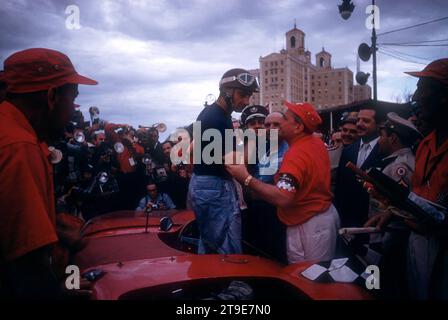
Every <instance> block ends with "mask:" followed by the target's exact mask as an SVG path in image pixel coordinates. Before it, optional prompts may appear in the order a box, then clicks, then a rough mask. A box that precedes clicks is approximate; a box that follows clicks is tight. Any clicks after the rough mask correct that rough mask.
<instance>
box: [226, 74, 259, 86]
mask: <svg viewBox="0 0 448 320" xmlns="http://www.w3.org/2000/svg"><path fill="white" fill-rule="evenodd" d="M235 80H237V81H238V82H239V83H240V84H242V85H243V86H245V87H250V86H252V85H253V84H254V82H255V83H256V84H257V87H258V86H259V83H258V78H257V77H255V76H254V75H252V74H250V73H240V74H239V75H237V76H232V77H227V78H223V79H221V81H220V82H219V84H220V85H222V84H224V83H228V82H233V81H235Z"/></svg>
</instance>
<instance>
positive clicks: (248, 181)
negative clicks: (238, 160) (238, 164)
mask: <svg viewBox="0 0 448 320" xmlns="http://www.w3.org/2000/svg"><path fill="white" fill-rule="evenodd" d="M253 178H254V177H252V176H251V175H248V176H247V178H246V179H244V185H245V186H246V187H248V186H249V183H250V182H251V181H252V179H253Z"/></svg>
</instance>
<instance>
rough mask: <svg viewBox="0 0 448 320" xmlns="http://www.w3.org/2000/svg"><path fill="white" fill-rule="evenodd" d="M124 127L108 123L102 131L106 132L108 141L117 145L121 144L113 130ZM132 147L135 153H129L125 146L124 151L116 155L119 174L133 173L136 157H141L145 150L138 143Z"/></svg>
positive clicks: (135, 167) (135, 166)
mask: <svg viewBox="0 0 448 320" xmlns="http://www.w3.org/2000/svg"><path fill="white" fill-rule="evenodd" d="M125 126H126V125H124V124H114V123H108V124H106V125H105V127H104V131H105V132H106V136H107V137H108V139H110V140H111V141H112V142H113V143H117V142H121V138H120V136H119V135H118V134H117V133H116V132H115V131H114V130H115V129H117V128H119V127H125ZM132 146H133V147H134V150H135V152H131V150H130V149H129V148H128V147H126V146H125V148H124V151H123V152H122V153H118V154H117V160H118V163H119V165H120V172H122V173H131V172H135V170H136V169H137V159H136V156H138V155H143V154H144V153H145V149H144V148H143V147H142V146H141V145H139V144H138V143H133V144H132Z"/></svg>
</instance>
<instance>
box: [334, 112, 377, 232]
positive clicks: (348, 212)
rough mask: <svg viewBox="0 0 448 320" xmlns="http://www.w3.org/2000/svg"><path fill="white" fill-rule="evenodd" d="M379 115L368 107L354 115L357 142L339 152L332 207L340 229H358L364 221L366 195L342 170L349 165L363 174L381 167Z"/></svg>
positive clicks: (351, 176)
mask: <svg viewBox="0 0 448 320" xmlns="http://www.w3.org/2000/svg"><path fill="white" fill-rule="evenodd" d="M379 122H380V120H379V114H378V112H377V111H375V110H374V109H373V108H371V107H363V108H361V110H360V111H359V113H358V119H357V123H356V128H357V130H358V137H359V138H360V139H359V140H357V141H355V142H354V143H352V144H350V145H348V146H346V147H345V148H344V150H343V151H342V155H341V159H340V161H339V166H338V169H337V174H336V188H335V204H336V207H337V209H338V212H339V215H340V218H341V226H342V227H349V226H352V227H361V226H363V225H364V223H365V222H366V221H367V217H368V212H369V194H368V193H367V192H366V191H365V190H364V189H363V187H362V185H361V183H359V182H358V181H357V179H356V176H355V174H354V173H353V172H352V171H351V170H350V169H348V168H346V164H347V162H349V161H351V162H353V163H354V164H356V165H357V166H358V167H360V168H361V169H363V170H367V169H369V168H372V167H381V159H382V157H381V156H380V154H379V148H378V140H379V137H378V125H379Z"/></svg>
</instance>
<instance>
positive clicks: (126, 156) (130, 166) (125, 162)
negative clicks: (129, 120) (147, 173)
mask: <svg viewBox="0 0 448 320" xmlns="http://www.w3.org/2000/svg"><path fill="white" fill-rule="evenodd" d="M132 146H133V147H134V150H135V153H131V151H130V149H129V148H128V147H125V148H124V151H123V152H122V153H118V154H117V160H118V163H119V164H120V172H122V173H130V172H135V170H136V169H137V161H138V160H137V159H136V156H137V155H143V154H144V153H145V149H143V147H142V146H140V145H139V144H137V143H134V144H133V145H132Z"/></svg>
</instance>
